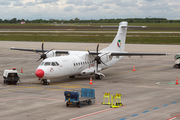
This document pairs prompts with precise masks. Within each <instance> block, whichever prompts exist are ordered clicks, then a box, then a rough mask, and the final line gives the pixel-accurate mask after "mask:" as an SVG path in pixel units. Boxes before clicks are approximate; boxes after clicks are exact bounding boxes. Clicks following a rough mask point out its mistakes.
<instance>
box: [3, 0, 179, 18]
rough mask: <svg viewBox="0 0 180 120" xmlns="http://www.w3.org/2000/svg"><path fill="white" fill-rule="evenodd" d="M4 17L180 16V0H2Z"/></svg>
mask: <svg viewBox="0 0 180 120" xmlns="http://www.w3.org/2000/svg"><path fill="white" fill-rule="evenodd" d="M0 11H1V12H0V19H12V18H17V19H29V20H33V19H52V18H53V19H67V20H69V19H73V18H76V17H78V18H80V19H81V20H83V19H84V20H87V19H105V18H107V19H109V18H115V19H117V18H146V17H153V18H154V17H156V18H167V19H180V0H0Z"/></svg>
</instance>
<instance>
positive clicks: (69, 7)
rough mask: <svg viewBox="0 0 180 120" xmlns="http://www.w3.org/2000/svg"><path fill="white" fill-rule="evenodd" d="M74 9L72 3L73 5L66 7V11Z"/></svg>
mask: <svg viewBox="0 0 180 120" xmlns="http://www.w3.org/2000/svg"><path fill="white" fill-rule="evenodd" d="M73 9H74V7H73V6H72V5H71V6H68V7H65V8H64V11H72V10H73Z"/></svg>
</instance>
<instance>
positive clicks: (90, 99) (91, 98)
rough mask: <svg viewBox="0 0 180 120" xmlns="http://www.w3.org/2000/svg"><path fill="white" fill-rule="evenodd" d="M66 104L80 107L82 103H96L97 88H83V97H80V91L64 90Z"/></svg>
mask: <svg viewBox="0 0 180 120" xmlns="http://www.w3.org/2000/svg"><path fill="white" fill-rule="evenodd" d="M64 96H65V101H67V102H66V106H67V107H69V105H78V107H79V108H80V107H81V106H82V105H91V104H94V103H95V90H94V89H88V88H82V89H81V97H79V96H80V95H79V92H73V91H64Z"/></svg>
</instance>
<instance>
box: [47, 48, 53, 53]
mask: <svg viewBox="0 0 180 120" xmlns="http://www.w3.org/2000/svg"><path fill="white" fill-rule="evenodd" d="M52 50H54V48H53V49H51V50H49V51H47V53H49V52H51V51H52ZM47 53H46V54H47Z"/></svg>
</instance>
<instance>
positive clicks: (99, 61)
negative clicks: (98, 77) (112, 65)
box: [87, 43, 107, 72]
mask: <svg viewBox="0 0 180 120" xmlns="http://www.w3.org/2000/svg"><path fill="white" fill-rule="evenodd" d="M98 50H99V43H98V45H97V48H96V56H94V55H93V56H94V60H93V62H94V61H96V72H97V71H98V64H101V63H103V64H104V65H105V66H107V65H106V64H105V63H104V62H103V61H102V60H101V57H102V56H104V55H105V54H104V55H102V56H99V54H100V53H99V51H98ZM87 51H88V52H89V54H90V55H92V54H91V52H90V51H89V50H87Z"/></svg>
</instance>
